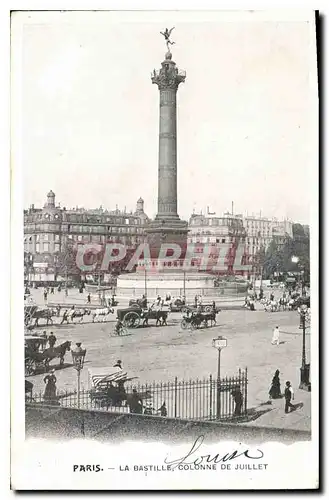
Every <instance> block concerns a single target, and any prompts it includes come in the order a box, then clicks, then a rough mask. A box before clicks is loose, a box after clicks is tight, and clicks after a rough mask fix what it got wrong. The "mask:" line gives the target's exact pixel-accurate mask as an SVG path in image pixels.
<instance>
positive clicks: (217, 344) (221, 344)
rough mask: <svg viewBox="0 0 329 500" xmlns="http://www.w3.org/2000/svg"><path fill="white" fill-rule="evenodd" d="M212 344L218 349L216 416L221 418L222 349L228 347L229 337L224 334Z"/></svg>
mask: <svg viewBox="0 0 329 500" xmlns="http://www.w3.org/2000/svg"><path fill="white" fill-rule="evenodd" d="M212 346H213V347H215V349H217V350H218V361H217V400H216V418H217V419H220V416H221V400H220V395H221V380H220V361H221V360H220V355H221V350H222V349H224V348H225V347H227V339H226V338H225V337H222V336H218V337H217V338H216V339H213V341H212Z"/></svg>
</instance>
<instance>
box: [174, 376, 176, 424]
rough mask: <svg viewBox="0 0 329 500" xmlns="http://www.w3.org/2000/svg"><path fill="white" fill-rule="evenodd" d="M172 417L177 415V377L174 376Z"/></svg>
mask: <svg viewBox="0 0 329 500" xmlns="http://www.w3.org/2000/svg"><path fill="white" fill-rule="evenodd" d="M174 394H175V400H174V417H175V418H176V417H177V377H175V393H174Z"/></svg>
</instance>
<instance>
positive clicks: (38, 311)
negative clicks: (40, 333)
mask: <svg viewBox="0 0 329 500" xmlns="http://www.w3.org/2000/svg"><path fill="white" fill-rule="evenodd" d="M56 315H57V311H56V310H55V309H53V308H49V307H42V308H40V307H38V306H36V305H27V306H24V323H25V326H31V325H32V324H33V321H34V326H39V319H45V320H46V323H47V326H48V325H49V323H50V324H51V325H52V324H53V323H54V322H53V319H52V318H53V316H56Z"/></svg>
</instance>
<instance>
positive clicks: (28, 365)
mask: <svg viewBox="0 0 329 500" xmlns="http://www.w3.org/2000/svg"><path fill="white" fill-rule="evenodd" d="M24 344H25V375H32V374H33V373H36V372H37V371H39V370H41V369H42V370H43V369H44V359H43V357H42V352H43V351H44V350H45V349H46V347H47V338H46V337H43V336H40V337H39V336H36V335H25V337H24Z"/></svg>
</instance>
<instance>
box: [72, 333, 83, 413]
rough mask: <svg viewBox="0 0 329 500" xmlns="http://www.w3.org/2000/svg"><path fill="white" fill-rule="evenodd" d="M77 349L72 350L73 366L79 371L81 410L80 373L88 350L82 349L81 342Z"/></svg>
mask: <svg viewBox="0 0 329 500" xmlns="http://www.w3.org/2000/svg"><path fill="white" fill-rule="evenodd" d="M76 346H77V347H76V348H75V349H74V350H73V349H71V353H72V361H73V366H74V368H75V369H76V370H77V375H78V408H80V372H81V370H82V368H83V363H84V360H85V356H86V349H82V347H81V342H77V343H76Z"/></svg>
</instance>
